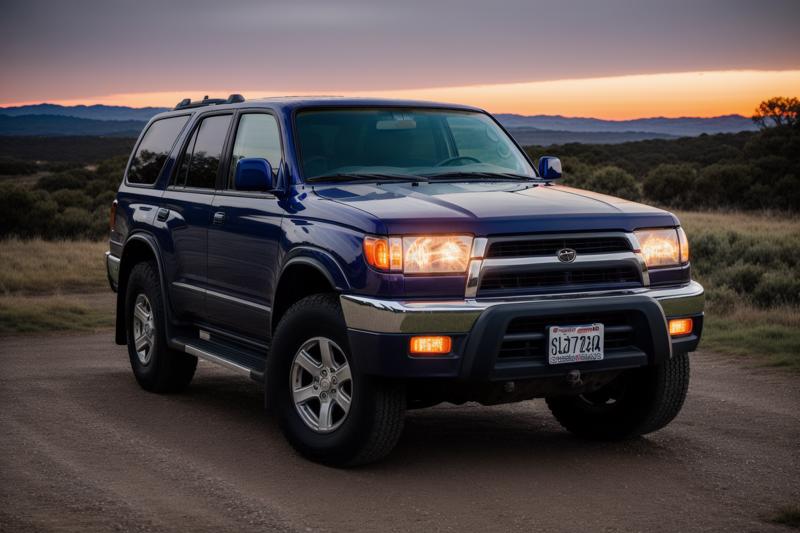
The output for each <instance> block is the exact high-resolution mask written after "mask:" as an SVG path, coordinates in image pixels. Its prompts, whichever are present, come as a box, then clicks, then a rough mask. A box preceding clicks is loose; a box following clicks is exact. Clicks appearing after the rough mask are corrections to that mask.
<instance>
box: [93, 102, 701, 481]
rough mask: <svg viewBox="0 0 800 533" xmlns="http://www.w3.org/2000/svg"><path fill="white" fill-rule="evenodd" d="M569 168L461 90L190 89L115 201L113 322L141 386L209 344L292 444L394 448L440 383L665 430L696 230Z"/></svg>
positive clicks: (680, 392) (341, 459)
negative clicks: (362, 95)
mask: <svg viewBox="0 0 800 533" xmlns="http://www.w3.org/2000/svg"><path fill="white" fill-rule="evenodd" d="M560 176H561V164H560V162H559V160H558V159H556V158H554V157H542V158H541V159H540V160H539V162H538V168H537V169H535V168H534V165H533V164H532V163H531V161H529V159H528V157H527V156H526V154H525V152H524V151H523V150H522V149H520V147H519V146H518V145H517V144H516V143H515V142H514V140H513V139H512V138H511V137H510V136H509V135H508V133H507V132H506V131H505V130H504V129H503V127H502V126H501V125H500V124H499V123H498V122H497V121H496V120H495V119H494V118H492V117H491V116H490V115H489V114H487V113H486V112H484V111H482V110H480V109H475V108H471V107H465V106H456V105H445V104H433V103H424V102H408V101H396V100H366V99H344V98H279V99H264V100H255V101H245V100H244V98H242V97H241V96H239V95H232V96H231V97H229V98H228V99H208V98H205V99H204V100H202V101H199V102H191V101H189V100H184V101H183V102H181V103H180V104H178V106H176V107H175V109H174V110H173V111H170V112H167V113H162V114H160V115H158V116H156V117H154V118H153V119H152V120H151V121H150V122H149V124H148V125H147V127H146V128H145V129H144V131H143V133H142V134H141V137H140V138H139V140H138V142H137V144H136V147H135V148H134V151H133V154H132V155H131V158H130V162H129V163H128V167H127V169H126V172H125V176H124V180H123V182H122V184H121V185H120V188H119V193H118V195H117V198H116V200H115V202H114V205H113V207H112V217H111V238H110V251H109V252H108V253H107V254H106V263H107V267H108V277H109V281H110V283H111V286H112V288H113V289H114V290H115V291H117V294H118V296H117V326H116V342H117V343H118V344H127V346H128V352H129V355H130V362H131V366H132V368H133V373H134V375H135V376H136V379H137V381H138V382H139V384H140V385H141V386H142V387H143V388H144V389H146V390H148V391H153V392H172V391H178V390H180V389H183V388H184V387H186V386H187V385H188V384H189V382H190V381H191V379H192V376H193V374H194V372H195V367H196V365H197V360H198V358H200V359H205V360H207V361H211V362H214V363H218V364H220V365H222V366H225V367H227V368H229V369H232V370H235V371H240V372H243V373H245V374H247V375H249V376H250V377H251V378H253V379H254V380H256V381H260V382H263V383H264V384H265V395H264V399H265V404H266V406H267V408H268V409H269V410H270V411H271V412H272V413H273V414H274V415H275V416H276V417H277V419H278V421H279V423H280V426H281V428H282V429H283V431H284V433H285V435H286V437H287V438H288V440H289V441H290V442H291V444H292V445H293V446H294V447H295V448H296V449H297V450H299V451H300V452H301V453H302V454H303V455H305V456H306V457H309V458H311V459H312V460H315V461H320V462H324V463H327V464H332V465H342V466H347V465H356V464H362V463H366V462H370V461H374V460H376V459H379V458H381V457H383V456H384V455H386V454H387V453H388V452H389V451H390V450H391V449H392V447H393V446H394V445H395V443H396V442H397V439H398V437H399V436H400V433H401V432H402V428H403V418H404V413H405V411H406V409H414V408H424V407H428V406H432V405H435V404H438V403H441V402H452V403H464V402H478V403H481V404H484V405H490V404H497V403H505V402H516V401H522V400H528V399H531V398H545V399H546V401H547V405H548V406H549V408H550V409H551V411H552V413H553V414H554V416H555V417H556V419H557V420H558V421H559V422H560V423H561V424H562V425H563V426H564V427H565V428H566V429H568V430H569V431H571V432H573V433H575V434H577V435H580V436H583V437H587V438H592V439H623V438H627V437H632V436H637V435H642V434H645V433H648V432H652V431H655V430H658V429H660V428H662V427H664V426H665V425H666V424H667V423H669V422H670V421H671V420H672V419H673V418H674V417H675V416H676V415H677V414H678V412H679V410H680V409H681V406H682V405H683V402H684V399H685V397H686V392H687V388H688V384H689V356H688V353H689V352H691V351H693V350H695V348H696V347H697V344H698V342H699V339H700V333H701V330H702V326H703V305H704V294H703V288H702V287H701V286H700V285H699V284H697V283H696V282H694V281H692V279H691V276H690V266H689V247H688V243H687V240H686V235H685V234H684V232H683V230H682V229H681V227H680V224H679V222H678V219H677V218H676V217H675V216H674V215H672V214H670V213H668V212H665V211H662V210H660V209H655V208H652V207H648V206H645V205H641V204H637V203H632V202H628V201H624V200H620V199H617V198H612V197H609V196H604V195H600V194H595V193H591V192H586V191H581V190H576V189H572V188H569V187H564V186H560V185H557V184H556V183H555V181H556V180H557V179H558V178H559V177H560Z"/></svg>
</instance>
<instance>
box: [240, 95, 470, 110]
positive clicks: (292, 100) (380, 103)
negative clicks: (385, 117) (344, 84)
mask: <svg viewBox="0 0 800 533" xmlns="http://www.w3.org/2000/svg"><path fill="white" fill-rule="evenodd" d="M261 102H263V103H266V104H270V105H273V106H278V107H286V108H301V107H360V106H368V107H373V106H374V107H396V106H397V107H426V108H428V107H429V108H446V109H463V110H465V111H483V110H482V109H479V108H477V107H472V106H467V105H462V104H448V103H442V102H430V101H425V100H403V99H399V98H359V97H352V96H278V97H270V98H257V99H255V100H248V101H247V102H246V104H254V103H256V104H257V103H261Z"/></svg>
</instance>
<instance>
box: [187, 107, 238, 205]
mask: <svg viewBox="0 0 800 533" xmlns="http://www.w3.org/2000/svg"><path fill="white" fill-rule="evenodd" d="M230 123H231V115H215V116H211V117H206V118H204V119H203V120H202V121H201V122H200V126H199V127H197V128H195V130H194V133H193V134H192V137H191V139H190V140H189V142H188V144H187V145H186V149H185V150H184V154H183V157H182V158H181V165H180V167H179V168H178V173H177V174H176V175H175V185H176V186H178V187H193V188H197V189H213V188H214V187H215V186H216V182H217V174H218V172H219V163H220V159H221V158H222V148H223V146H224V144H225V137H226V136H227V135H228V126H230Z"/></svg>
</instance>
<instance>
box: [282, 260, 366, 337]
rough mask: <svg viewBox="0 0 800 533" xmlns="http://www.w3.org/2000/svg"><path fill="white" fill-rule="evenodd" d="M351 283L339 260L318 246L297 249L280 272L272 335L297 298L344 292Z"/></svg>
mask: <svg viewBox="0 0 800 533" xmlns="http://www.w3.org/2000/svg"><path fill="white" fill-rule="evenodd" d="M349 286H350V284H349V283H348V282H347V278H346V277H345V276H344V273H343V271H342V269H341V267H339V264H338V263H337V262H336V260H335V259H334V258H333V257H332V256H331V255H330V254H328V253H327V252H325V251H323V250H318V249H315V248H310V247H309V248H306V247H303V248H302V249H295V250H294V253H293V254H291V256H290V258H289V260H288V261H286V262H285V263H284V265H283V268H282V269H281V273H280V275H279V276H278V283H277V284H276V286H275V294H274V295H273V298H272V314H271V318H270V336H271V335H272V333H273V332H274V331H275V328H276V327H277V325H278V322H280V319H281V317H283V315H284V313H286V311H287V310H288V309H289V308H290V307H291V306H292V305H294V304H295V303H296V302H298V301H300V300H301V299H303V298H305V297H306V296H310V295H312V294H319V293H323V292H341V291H343V290H345V289H347V288H349Z"/></svg>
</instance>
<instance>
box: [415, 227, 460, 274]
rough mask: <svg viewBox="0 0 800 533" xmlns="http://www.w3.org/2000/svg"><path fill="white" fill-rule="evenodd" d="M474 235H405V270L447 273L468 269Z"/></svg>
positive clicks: (418, 272)
mask: <svg viewBox="0 0 800 533" xmlns="http://www.w3.org/2000/svg"><path fill="white" fill-rule="evenodd" d="M471 247H472V237H468V236H466V235H454V236H441V237H439V236H436V237H433V236H432V237H403V272H405V273H406V274H423V273H424V274H445V273H461V272H466V271H467V263H469V252H470V248H471Z"/></svg>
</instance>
